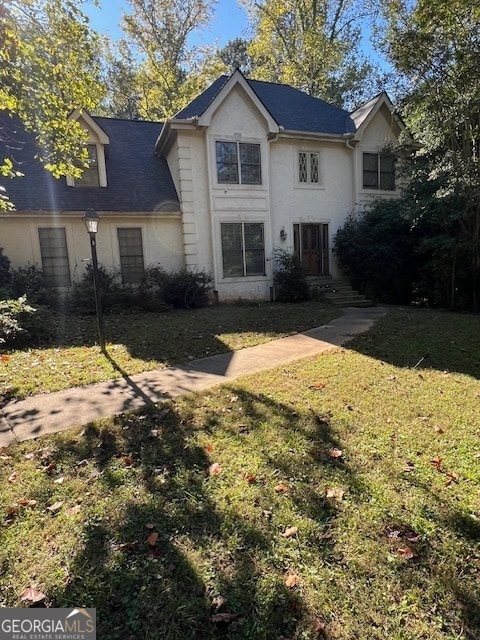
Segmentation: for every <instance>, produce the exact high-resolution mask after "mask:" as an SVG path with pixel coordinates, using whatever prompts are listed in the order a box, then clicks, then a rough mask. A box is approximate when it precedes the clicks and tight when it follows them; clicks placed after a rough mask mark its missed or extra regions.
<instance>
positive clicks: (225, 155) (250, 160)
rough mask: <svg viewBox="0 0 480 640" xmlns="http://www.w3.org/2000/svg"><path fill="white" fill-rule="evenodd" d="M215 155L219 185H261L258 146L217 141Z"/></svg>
mask: <svg viewBox="0 0 480 640" xmlns="http://www.w3.org/2000/svg"><path fill="white" fill-rule="evenodd" d="M215 155H216V160H217V180H218V182H219V183H220V184H262V168H261V157H260V145H259V144H254V143H250V142H248V143H247V142H220V141H217V142H216V143H215Z"/></svg>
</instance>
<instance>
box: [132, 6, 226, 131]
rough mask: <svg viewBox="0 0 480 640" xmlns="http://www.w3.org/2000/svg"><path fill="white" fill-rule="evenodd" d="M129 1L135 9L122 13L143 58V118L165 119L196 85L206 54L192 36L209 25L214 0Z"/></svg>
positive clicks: (139, 81)
mask: <svg viewBox="0 0 480 640" xmlns="http://www.w3.org/2000/svg"><path fill="white" fill-rule="evenodd" d="M128 1H129V4H130V6H131V8H132V10H133V12H132V13H131V14H126V15H124V17H123V28H124V31H125V33H126V35H127V37H128V38H130V40H131V41H132V43H133V44H134V45H135V46H136V48H137V50H138V53H139V56H140V60H141V66H140V69H139V73H138V77H137V80H138V86H139V88H140V90H141V106H140V108H141V110H142V112H143V113H144V114H145V117H148V118H151V119H159V118H160V119H163V118H167V117H169V116H172V115H173V114H174V113H175V112H176V111H178V110H179V109H181V108H182V107H183V106H185V104H186V103H187V102H188V101H189V100H191V99H192V98H193V97H194V95H195V92H196V91H197V89H198V75H199V69H201V67H202V63H203V61H204V59H205V56H204V55H203V53H202V51H201V49H200V48H199V47H195V46H191V44H190V40H191V37H192V35H193V34H194V33H198V32H199V30H201V29H202V28H204V27H206V26H208V24H209V22H210V19H211V17H212V11H213V0H128Z"/></svg>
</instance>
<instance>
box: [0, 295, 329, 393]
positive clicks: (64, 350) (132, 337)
mask: <svg viewBox="0 0 480 640" xmlns="http://www.w3.org/2000/svg"><path fill="white" fill-rule="evenodd" d="M339 313H340V311H339V309H337V308H335V307H333V306H331V305H325V304H321V303H319V302H308V303H303V304H296V305H293V304H280V303H273V304H253V303H252V304H242V305H218V306H213V307H209V308H206V309H195V310H188V311H187V310H177V311H172V312H170V313H145V312H143V313H128V314H112V315H107V316H105V335H106V340H107V341H108V344H107V352H108V358H105V357H104V356H103V355H102V354H101V352H100V349H99V348H98V347H97V346H95V341H96V340H97V325H96V318H95V317H88V316H87V317H81V316H79V317H75V316H71V315H67V316H62V315H59V316H57V318H56V334H55V336H54V337H53V338H54V339H53V343H52V344H51V345H49V347H48V348H47V347H45V348H38V349H24V350H13V351H9V352H6V353H3V354H0V396H1V395H4V396H6V397H8V398H23V397H25V396H27V395H34V394H38V393H44V392H47V391H59V390H61V389H68V388H69V387H72V386H82V385H86V384H90V383H93V382H101V381H104V380H108V379H110V378H116V377H119V376H121V375H124V374H126V375H133V374H135V373H140V372H142V371H148V370H150V369H155V368H158V367H166V366H168V365H171V364H179V363H184V362H188V361H189V360H192V359H194V358H203V357H205V356H208V355H213V354H216V353H223V352H226V351H235V350H237V349H243V348H244V347H251V346H253V345H256V344H260V343H262V342H267V341H269V340H273V339H275V338H281V337H283V336H286V335H291V334H292V333H296V332H298V331H305V330H306V329H311V328H312V327H316V326H320V325H323V324H325V323H327V322H329V321H330V320H332V319H333V318H335V317H336V316H338V315H339Z"/></svg>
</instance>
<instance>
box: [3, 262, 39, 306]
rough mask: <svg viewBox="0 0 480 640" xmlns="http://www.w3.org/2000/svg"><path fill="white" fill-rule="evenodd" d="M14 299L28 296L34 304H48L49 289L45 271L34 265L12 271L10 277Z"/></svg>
mask: <svg viewBox="0 0 480 640" xmlns="http://www.w3.org/2000/svg"><path fill="white" fill-rule="evenodd" d="M10 290H11V293H12V297H14V298H19V297H20V296H26V297H27V299H28V300H29V302H31V303H32V304H47V298H48V294H47V287H46V284H45V277H44V275H43V271H42V270H41V269H40V268H39V267H37V265H34V264H27V266H25V267H19V268H18V269H12V271H11V277H10Z"/></svg>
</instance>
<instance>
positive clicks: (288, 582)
mask: <svg viewBox="0 0 480 640" xmlns="http://www.w3.org/2000/svg"><path fill="white" fill-rule="evenodd" d="M297 584H298V576H297V574H296V573H289V574H288V576H287V577H286V578H285V586H286V587H288V588H289V589H293V587H295V586H296V585H297Z"/></svg>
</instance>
